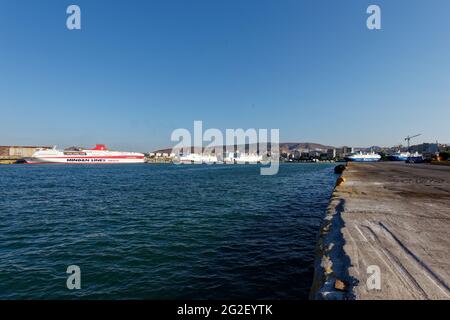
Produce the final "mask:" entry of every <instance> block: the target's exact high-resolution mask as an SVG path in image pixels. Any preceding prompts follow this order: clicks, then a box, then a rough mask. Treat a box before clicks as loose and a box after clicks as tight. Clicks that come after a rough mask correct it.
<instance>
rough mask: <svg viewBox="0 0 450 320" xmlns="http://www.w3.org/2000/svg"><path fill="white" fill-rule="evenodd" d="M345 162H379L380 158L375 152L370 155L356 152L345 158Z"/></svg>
mask: <svg viewBox="0 0 450 320" xmlns="http://www.w3.org/2000/svg"><path fill="white" fill-rule="evenodd" d="M345 160H347V161H352V162H376V161H380V160H381V156H380V155H379V154H378V153H375V152H370V153H363V152H356V153H352V154H351V155H349V156H347V157H345Z"/></svg>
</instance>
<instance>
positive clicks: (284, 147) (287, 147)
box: [153, 142, 334, 153]
mask: <svg viewBox="0 0 450 320" xmlns="http://www.w3.org/2000/svg"><path fill="white" fill-rule="evenodd" d="M269 148H270V143H269ZM246 149H248V145H246ZM327 149H334V147H333V146H327V145H323V144H320V143H313V142H280V151H281V152H290V153H291V152H294V151H295V150H324V151H325V150H327ZM153 152H154V153H171V152H172V149H171V148H166V149H159V150H155V151H153ZM191 152H193V148H191Z"/></svg>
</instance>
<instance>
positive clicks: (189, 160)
mask: <svg viewBox="0 0 450 320" xmlns="http://www.w3.org/2000/svg"><path fill="white" fill-rule="evenodd" d="M177 160H178V162H179V163H184V164H202V163H207V164H213V163H218V162H219V161H218V160H217V157H216V156H214V155H208V154H198V153H190V154H186V155H181V156H180V157H179V158H178V159H176V160H175V162H177Z"/></svg>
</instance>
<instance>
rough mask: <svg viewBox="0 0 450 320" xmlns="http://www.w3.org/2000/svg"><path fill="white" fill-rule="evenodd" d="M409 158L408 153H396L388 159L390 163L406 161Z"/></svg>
mask: <svg viewBox="0 0 450 320" xmlns="http://www.w3.org/2000/svg"><path fill="white" fill-rule="evenodd" d="M409 156H410V153H409V152H400V151H399V152H396V153H394V154H392V155H390V156H389V157H388V160H390V161H406V160H408V157H409Z"/></svg>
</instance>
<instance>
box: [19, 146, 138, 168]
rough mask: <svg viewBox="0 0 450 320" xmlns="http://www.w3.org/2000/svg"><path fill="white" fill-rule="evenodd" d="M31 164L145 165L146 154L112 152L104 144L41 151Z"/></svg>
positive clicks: (33, 156)
mask: <svg viewBox="0 0 450 320" xmlns="http://www.w3.org/2000/svg"><path fill="white" fill-rule="evenodd" d="M25 161H26V162H27V163H29V164H40V163H42V164H43V163H67V164H123V163H144V154H142V153H137V152H122V151H111V150H108V149H107V148H106V146H105V145H103V144H97V145H96V146H95V148H93V149H82V148H70V149H66V150H63V151H61V150H57V149H56V148H53V149H40V150H38V151H36V152H35V153H34V154H33V155H32V157H31V158H26V159H25Z"/></svg>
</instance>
